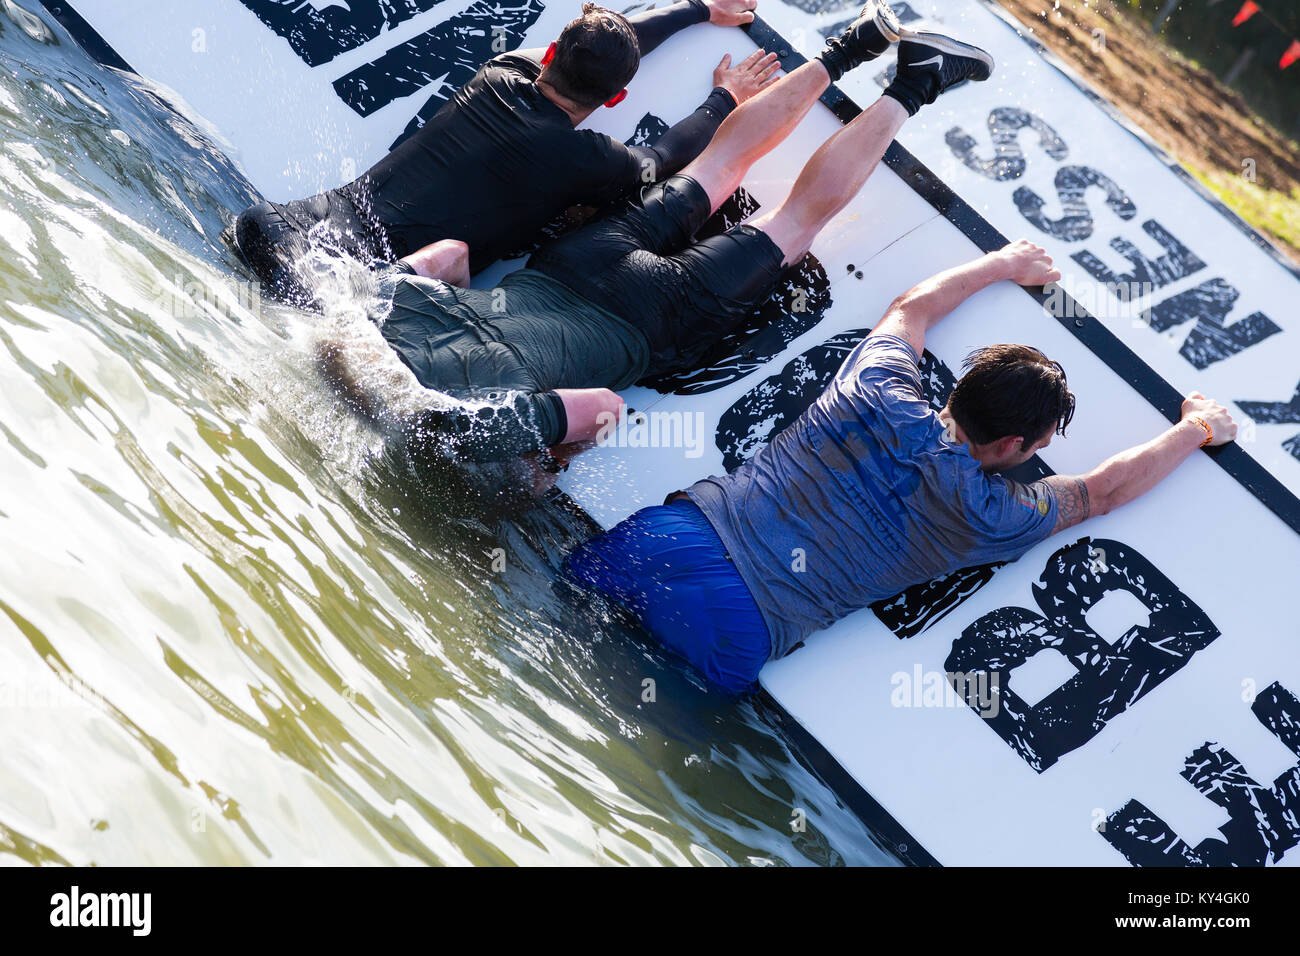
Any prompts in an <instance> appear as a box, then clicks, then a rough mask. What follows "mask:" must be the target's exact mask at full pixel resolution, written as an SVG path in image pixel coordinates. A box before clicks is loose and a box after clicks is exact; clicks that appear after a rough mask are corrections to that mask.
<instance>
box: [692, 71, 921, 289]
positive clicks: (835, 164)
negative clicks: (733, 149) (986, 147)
mask: <svg viewBox="0 0 1300 956" xmlns="http://www.w3.org/2000/svg"><path fill="white" fill-rule="evenodd" d="M737 112H739V110H737ZM733 115H734V114H733ZM906 119H907V110H905V109H904V108H903V106H902V104H901V103H899V102H898V101H897V100H895V99H892V98H891V97H888V96H882V97H881V98H880V99H878V100H876V102H875V103H873V104H872V105H871V107H870V108H869V109H867V110H865V111H864V112H862V113H860V114H859V115H858V116H857V117H855V118H854V120H853V122H851V123H849V124H848V125H847V126H845V127H844V128H843V129H841V130H839V131H838V132H837V133H836V134H835V135H834V136H832V137H831V138H830V139H828V140H827V141H826V142H825V143H823V144H822V146H821V148H820V149H818V150H817V152H815V153H813V155H812V156H811V157H810V158H809V160H808V162H807V163H805V164H804V167H803V169H802V170H801V171H800V173H799V178H798V179H796V180H795V182H794V186H793V187H792V188H791V189H790V195H789V196H787V197H786V199H785V202H783V203H781V205H780V206H778V207H776V208H775V209H773V210H772V211H771V212H768V213H764V214H763V215H761V216H758V217H757V218H755V219H752V220H750V223H749V224H750V225H751V226H754V227H756V228H758V229H761V230H763V231H764V232H765V233H767V234H768V236H769V237H770V238H771V239H772V241H773V242H775V243H776V244H777V246H778V247H779V248H780V250H781V251H782V252H783V253H784V254H785V258H784V259H783V261H782V265H787V266H788V265H790V264H791V263H794V262H798V261H799V260H800V259H801V258H803V255H804V253H805V252H807V251H808V247H809V246H810V245H812V241H813V238H814V237H815V236H816V235H817V233H818V232H820V231H821V229H822V227H823V226H825V225H826V223H828V222H830V220H831V219H832V218H833V217H834V216H835V215H836V214H837V213H838V212H839V211H840V210H841V209H843V208H844V207H845V206H847V205H848V204H849V201H850V200H851V199H852V198H853V197H854V196H856V195H857V193H858V190H859V189H861V188H862V186H863V184H864V183H865V182H866V181H867V178H868V177H869V176H870V175H871V173H872V171H873V170H874V169H875V168H876V165H877V164H878V163H879V162H880V159H881V157H882V156H884V155H885V150H886V149H888V148H889V144H890V143H891V142H893V140H894V136H895V135H897V133H898V131H899V129H901V128H902V125H903V122H904V121H905V120H906ZM719 132H721V130H719ZM710 195H712V194H710Z"/></svg>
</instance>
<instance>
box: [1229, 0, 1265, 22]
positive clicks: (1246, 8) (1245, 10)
mask: <svg viewBox="0 0 1300 956" xmlns="http://www.w3.org/2000/svg"><path fill="white" fill-rule="evenodd" d="M1257 13H1259V4H1258V3H1256V2H1255V0H1246V2H1245V3H1243V4H1242V5H1241V9H1240V10H1238V11H1237V15H1236V16H1235V17H1233V18H1232V25H1233V26H1234V27H1239V26H1241V25H1242V24H1243V23H1245V22H1246V21H1247V20H1249V19H1250V18H1251V17H1253V16H1254V15H1255V14H1257Z"/></svg>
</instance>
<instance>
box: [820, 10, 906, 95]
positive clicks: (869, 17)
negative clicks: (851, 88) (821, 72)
mask: <svg viewBox="0 0 1300 956" xmlns="http://www.w3.org/2000/svg"><path fill="white" fill-rule="evenodd" d="M904 35H905V31H904V30H903V28H902V26H901V25H900V24H899V22H898V16H897V14H895V13H894V11H893V10H891V9H890V7H889V4H888V3H885V2H884V0H867V3H866V4H865V5H864V6H863V7H862V10H861V12H860V13H859V14H858V17H857V19H856V20H854V21H853V22H852V23H850V24H849V25H848V26H847V27H845V29H844V32H843V33H841V34H840V35H839V36H837V37H829V38H828V39H827V40H826V49H824V50H822V51H821V53H819V54H817V59H819V60H821V61H822V65H823V66H824V67H826V71H827V72H828V73H830V75H831V82H832V83H834V82H835V81H836V80H838V79H839V78H840V77H841V76H843V75H844V74H845V73H847V72H848V71H849V70H851V69H853V68H854V67H855V66H857V65H859V64H860V63H866V62H867V61H869V60H874V59H875V58H876V57H878V56H880V54H882V53H884V52H885V51H886V50H888V49H889V47H890V45H891V44H894V43H897V42H898V41H899V39H900V38H901V37H903V36H904Z"/></svg>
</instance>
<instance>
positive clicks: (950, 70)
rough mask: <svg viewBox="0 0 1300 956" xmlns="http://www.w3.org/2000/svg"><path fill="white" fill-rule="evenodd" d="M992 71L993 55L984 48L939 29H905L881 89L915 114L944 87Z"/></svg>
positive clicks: (942, 90) (950, 86) (973, 78)
mask: <svg viewBox="0 0 1300 956" xmlns="http://www.w3.org/2000/svg"><path fill="white" fill-rule="evenodd" d="M992 75H993V57H992V56H990V55H989V53H988V51H987V50H981V49H980V48H979V47H977V46H972V45H971V44H969V43H962V42H961V41H960V40H954V39H952V38H951V37H946V36H943V35H942V34H939V33H910V32H909V33H908V34H907V35H906V36H905V37H904V38H903V40H902V42H901V43H899V44H898V70H897V73H896V74H895V76H894V81H893V82H892V83H890V84H889V86H888V88H886V90H885V93H886V94H888V95H889V96H892V97H894V99H896V100H898V101H899V102H900V103H902V104H903V106H904V107H906V109H907V111H908V113H911V114H912V115H915V114H916V111H917V110H919V109H920V108H921V107H922V106H924V105H925V104H926V103H933V102H934V101H935V100H936V99H938V98H939V94H940V93H942V92H944V91H945V90H950V89H952V88H953V87H954V86H959V85H960V84H962V83H965V82H966V81H967V80H976V81H977V82H982V81H984V80H987V79H988V78H989V77H990V76H992Z"/></svg>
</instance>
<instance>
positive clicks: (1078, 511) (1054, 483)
mask: <svg viewBox="0 0 1300 956" xmlns="http://www.w3.org/2000/svg"><path fill="white" fill-rule="evenodd" d="M1043 484H1045V485H1047V486H1049V487H1050V488H1051V490H1052V493H1053V494H1054V495H1055V496H1056V527H1055V528H1054V529H1053V531H1054V532H1055V531H1062V530H1064V529H1065V528H1069V527H1071V526H1072V525H1076V524H1078V523H1079V522H1080V521H1083V520H1084V519H1085V518H1087V517H1088V516H1089V515H1090V514H1091V513H1092V503H1091V502H1090V501H1089V500H1088V485H1087V484H1086V483H1085V482H1084V480H1083V479H1082V478H1075V477H1074V476H1071V475H1052V476H1051V477H1050V478H1044V479H1043Z"/></svg>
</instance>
